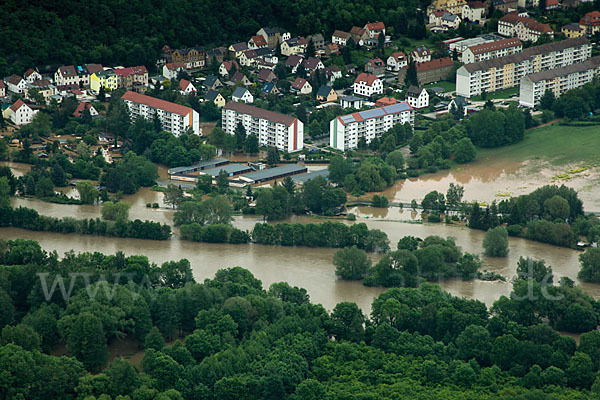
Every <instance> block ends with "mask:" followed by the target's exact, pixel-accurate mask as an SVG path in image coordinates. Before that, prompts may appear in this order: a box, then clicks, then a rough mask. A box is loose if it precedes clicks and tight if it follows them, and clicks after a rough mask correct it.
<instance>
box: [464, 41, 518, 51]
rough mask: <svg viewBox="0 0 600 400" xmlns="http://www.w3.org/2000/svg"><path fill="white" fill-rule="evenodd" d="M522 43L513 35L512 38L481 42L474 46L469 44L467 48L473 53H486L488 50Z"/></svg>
mask: <svg viewBox="0 0 600 400" xmlns="http://www.w3.org/2000/svg"><path fill="white" fill-rule="evenodd" d="M522 45H523V43H521V41H520V40H519V38H516V37H514V38H508V39H502V40H496V41H494V42H489V43H482V44H478V45H475V46H471V47H469V50H471V52H472V53H473V54H482V53H487V52H489V51H494V50H501V49H506V48H509V47H516V46H522Z"/></svg>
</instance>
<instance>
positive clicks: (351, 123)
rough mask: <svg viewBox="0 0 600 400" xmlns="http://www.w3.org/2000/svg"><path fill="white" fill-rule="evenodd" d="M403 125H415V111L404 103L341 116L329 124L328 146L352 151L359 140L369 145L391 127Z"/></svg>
mask: <svg viewBox="0 0 600 400" xmlns="http://www.w3.org/2000/svg"><path fill="white" fill-rule="evenodd" d="M405 123H409V124H410V125H411V126H414V124H415V110H414V109H413V108H412V107H411V106H410V105H409V104H408V103H407V102H405V101H403V102H400V103H398V104H394V105H391V106H386V107H379V108H373V109H371V110H366V111H358V112H355V113H352V114H346V115H342V116H339V117H336V118H334V119H332V120H331V121H330V122H329V145H330V146H331V147H334V148H336V149H339V150H342V151H346V150H348V149H354V148H356V147H358V141H359V140H360V139H361V138H364V139H365V140H366V142H367V143H370V142H371V140H373V139H374V138H376V137H377V138H378V137H381V135H382V134H383V133H384V132H386V131H387V130H388V129H390V128H391V127H392V126H394V125H396V124H405Z"/></svg>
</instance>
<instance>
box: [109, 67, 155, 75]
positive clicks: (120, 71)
mask: <svg viewBox="0 0 600 400" xmlns="http://www.w3.org/2000/svg"><path fill="white" fill-rule="evenodd" d="M113 71H114V72H115V74H117V75H119V76H129V75H143V74H147V73H148V69H147V68H146V67H145V66H143V65H138V66H137V67H127V68H115V69H114V70H113Z"/></svg>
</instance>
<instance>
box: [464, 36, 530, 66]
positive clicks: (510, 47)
mask: <svg viewBox="0 0 600 400" xmlns="http://www.w3.org/2000/svg"><path fill="white" fill-rule="evenodd" d="M522 50H523V43H521V41H520V40H519V38H516V37H515V38H509V39H502V40H496V41H494V42H489V43H482V44H478V45H475V46H471V47H467V49H466V50H465V51H464V52H463V53H462V62H464V63H465V64H471V63H474V62H479V61H484V60H491V59H493V58H500V57H504V56H508V55H511V54H515V53H519V52H521V51H522Z"/></svg>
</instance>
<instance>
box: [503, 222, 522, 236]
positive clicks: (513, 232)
mask: <svg viewBox="0 0 600 400" xmlns="http://www.w3.org/2000/svg"><path fill="white" fill-rule="evenodd" d="M506 231H507V232H508V236H520V235H521V232H522V231H523V227H522V226H521V225H518V224H515V225H508V226H507V227H506Z"/></svg>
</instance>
